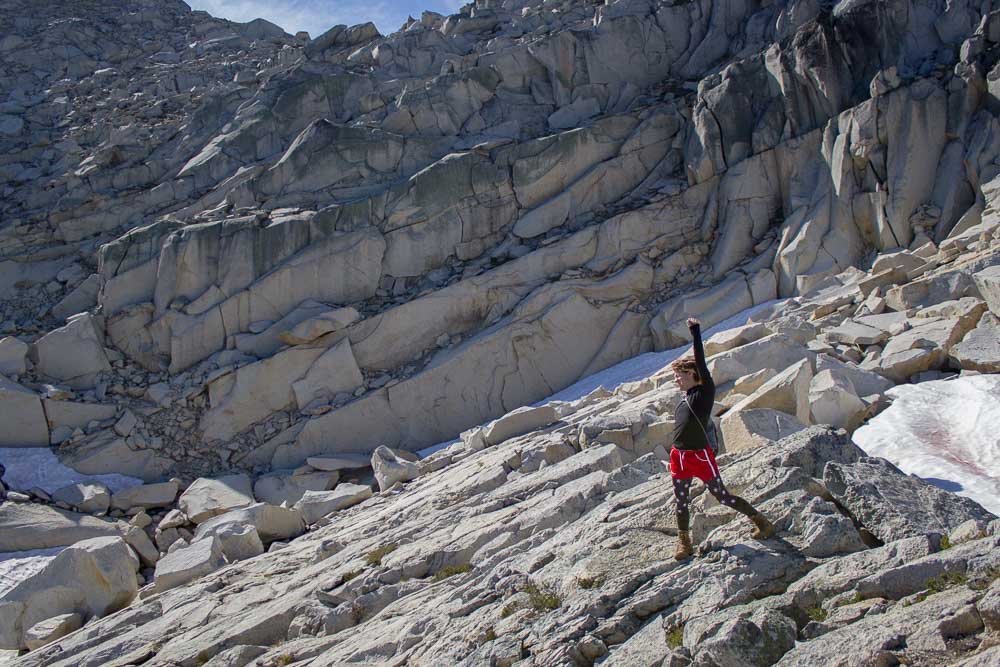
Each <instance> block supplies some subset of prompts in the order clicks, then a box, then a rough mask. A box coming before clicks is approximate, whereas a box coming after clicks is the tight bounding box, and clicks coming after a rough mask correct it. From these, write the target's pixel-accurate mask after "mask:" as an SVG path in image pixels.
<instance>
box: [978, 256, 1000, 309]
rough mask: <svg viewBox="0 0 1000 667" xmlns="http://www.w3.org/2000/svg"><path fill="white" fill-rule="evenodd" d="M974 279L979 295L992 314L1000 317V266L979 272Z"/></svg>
mask: <svg viewBox="0 0 1000 667" xmlns="http://www.w3.org/2000/svg"><path fill="white" fill-rule="evenodd" d="M972 279H973V280H974V281H975V283H976V287H978V288H979V293H980V294H981V295H982V297H983V299H985V301H986V305H987V306H989V308H990V312H991V313H993V314H994V315H996V316H997V317H1000V264H998V265H995V266H989V267H987V268H985V269H983V270H982V271H979V272H978V273H976V274H975V275H974V276H972Z"/></svg>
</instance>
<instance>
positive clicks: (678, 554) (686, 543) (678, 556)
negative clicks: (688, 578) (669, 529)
mask: <svg viewBox="0 0 1000 667" xmlns="http://www.w3.org/2000/svg"><path fill="white" fill-rule="evenodd" d="M691 551H692V549H691V532H690V531H687V530H678V531H677V548H676V549H675V550H674V560H687V559H688V558H690V557H691Z"/></svg>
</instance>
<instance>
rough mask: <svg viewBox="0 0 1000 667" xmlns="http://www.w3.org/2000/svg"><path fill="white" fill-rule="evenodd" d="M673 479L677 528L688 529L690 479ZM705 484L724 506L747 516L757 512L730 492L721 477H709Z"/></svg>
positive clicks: (689, 520)
mask: <svg viewBox="0 0 1000 667" xmlns="http://www.w3.org/2000/svg"><path fill="white" fill-rule="evenodd" d="M673 480H674V498H675V499H676V500H677V529H678V530H688V529H689V526H690V524H691V513H690V506H691V479H677V478H676V477H674V478H673ZM707 486H708V491H709V493H711V494H712V495H713V496H715V499H716V500H718V501H719V502H720V503H722V504H723V505H725V506H726V507H732V508H733V509H734V510H736V511H737V512H740V513H741V514H746V515H747V516H753V515H754V514H756V513H757V510H755V509H754V508H753V505H751V504H750V503H748V502H747V501H745V500H743V499H742V498H740V497H739V496H734V495H733V494H731V493H730V492H729V490H728V489H727V488H726V485H725V484H723V483H722V478H721V477H718V476H716V477H714V478H712V479H710V480H709V481H708V483H707Z"/></svg>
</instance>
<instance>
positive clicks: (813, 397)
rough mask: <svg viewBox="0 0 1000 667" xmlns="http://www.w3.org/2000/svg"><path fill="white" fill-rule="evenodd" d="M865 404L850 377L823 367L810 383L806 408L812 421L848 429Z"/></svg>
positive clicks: (860, 416) (854, 425) (859, 418)
mask: <svg viewBox="0 0 1000 667" xmlns="http://www.w3.org/2000/svg"><path fill="white" fill-rule="evenodd" d="M867 410H868V406H867V405H866V404H865V402H864V401H862V400H861V398H860V397H859V396H858V395H857V391H856V390H855V388H854V384H853V383H852V382H851V380H850V378H848V377H846V376H845V375H842V374H838V373H836V372H835V371H834V370H832V369H826V370H822V371H820V372H819V373H817V374H816V375H815V376H813V378H812V381H810V383H809V411H810V415H811V417H812V421H813V423H816V424H830V425H831V426H836V427H838V428H843V429H846V430H847V432H848V433H851V432H853V431H854V429H856V428H857V427H858V426H860V425H861V421H862V419H863V418H864V416H865V413H866V412H867Z"/></svg>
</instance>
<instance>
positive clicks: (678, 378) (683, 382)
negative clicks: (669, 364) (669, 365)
mask: <svg viewBox="0 0 1000 667" xmlns="http://www.w3.org/2000/svg"><path fill="white" fill-rule="evenodd" d="M674 382H676V383H677V387H678V389H680V390H681V391H687V390H688V389H690V388H691V387H693V386H695V385H696V384H698V380H697V379H695V376H694V371H678V370H675V371H674Z"/></svg>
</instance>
